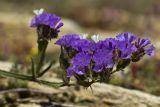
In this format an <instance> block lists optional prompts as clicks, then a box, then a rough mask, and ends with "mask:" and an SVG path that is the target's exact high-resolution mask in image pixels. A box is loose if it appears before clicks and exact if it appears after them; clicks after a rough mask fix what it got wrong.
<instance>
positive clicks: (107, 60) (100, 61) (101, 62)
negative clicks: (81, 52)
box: [93, 49, 114, 72]
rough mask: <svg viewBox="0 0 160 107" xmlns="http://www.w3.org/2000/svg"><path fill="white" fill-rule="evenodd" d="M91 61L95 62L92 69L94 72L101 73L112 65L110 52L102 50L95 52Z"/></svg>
mask: <svg viewBox="0 0 160 107" xmlns="http://www.w3.org/2000/svg"><path fill="white" fill-rule="evenodd" d="M93 61H94V62H95V65H94V68H93V70H94V71H95V72H102V71H103V70H105V69H107V68H112V67H113V65H114V62H113V53H112V51H106V50H103V49H100V50H97V52H96V53H95V54H94V55H93Z"/></svg>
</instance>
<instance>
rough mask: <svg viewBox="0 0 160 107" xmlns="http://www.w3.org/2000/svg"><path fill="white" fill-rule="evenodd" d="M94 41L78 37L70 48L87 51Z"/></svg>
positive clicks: (90, 48)
mask: <svg viewBox="0 0 160 107" xmlns="http://www.w3.org/2000/svg"><path fill="white" fill-rule="evenodd" d="M93 45H94V42H93V41H91V40H87V39H80V40H78V41H76V42H74V43H73V44H72V48H74V49H75V50H77V51H78V52H89V51H91V50H92V47H93Z"/></svg>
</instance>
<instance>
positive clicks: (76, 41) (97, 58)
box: [56, 32, 155, 78]
mask: <svg viewBox="0 0 160 107" xmlns="http://www.w3.org/2000/svg"><path fill="white" fill-rule="evenodd" d="M80 36H81V35H79V34H67V35H64V36H63V37H62V38H60V39H59V40H58V41H57V42H56V44H58V45H60V46H62V47H64V48H65V49H71V50H74V54H72V57H70V59H68V63H69V64H70V66H69V67H68V68H67V77H68V78H70V77H71V76H73V75H74V76H88V75H92V76H93V74H95V73H96V74H97V75H99V74H100V73H102V72H110V73H111V72H112V70H113V68H114V66H115V67H116V66H117V65H120V64H119V62H121V63H122V62H123V61H125V60H129V62H135V59H140V58H141V57H142V56H143V55H145V54H147V55H149V56H153V55H154V50H155V48H154V46H153V45H151V42H150V40H149V39H147V38H142V39H140V38H138V39H136V36H135V35H134V34H132V33H130V32H124V33H121V34H119V35H118V36H116V38H107V39H105V40H100V41H98V42H95V41H94V40H91V39H83V38H81V37H80ZM71 50H69V51H71ZM137 61H138V60H137ZM88 71H91V72H88ZM88 73H91V74H88Z"/></svg>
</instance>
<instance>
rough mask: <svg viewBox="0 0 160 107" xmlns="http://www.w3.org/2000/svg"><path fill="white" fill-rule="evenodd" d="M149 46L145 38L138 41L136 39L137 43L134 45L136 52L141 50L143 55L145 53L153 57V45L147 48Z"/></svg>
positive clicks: (149, 42)
mask: <svg viewBox="0 0 160 107" xmlns="http://www.w3.org/2000/svg"><path fill="white" fill-rule="evenodd" d="M150 44H151V41H150V40H149V39H147V38H143V39H140V38H138V42H137V43H136V44H135V45H136V47H137V49H138V51H139V50H142V51H143V52H144V53H146V54H147V55H149V56H153V55H154V51H155V47H154V46H153V45H151V46H148V45H150Z"/></svg>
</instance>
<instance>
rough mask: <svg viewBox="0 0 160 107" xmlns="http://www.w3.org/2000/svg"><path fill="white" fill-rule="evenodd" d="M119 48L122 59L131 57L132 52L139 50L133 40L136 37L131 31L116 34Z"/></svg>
mask: <svg viewBox="0 0 160 107" xmlns="http://www.w3.org/2000/svg"><path fill="white" fill-rule="evenodd" d="M116 39H117V49H118V50H119V52H120V54H119V56H120V58H121V59H130V58H131V56H132V53H133V52H135V51H136V50H137V48H136V47H135V45H134V44H133V41H134V40H135V39H136V37H135V36H134V35H133V34H132V33H130V32H124V33H121V34H119V35H118V36H116Z"/></svg>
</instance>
